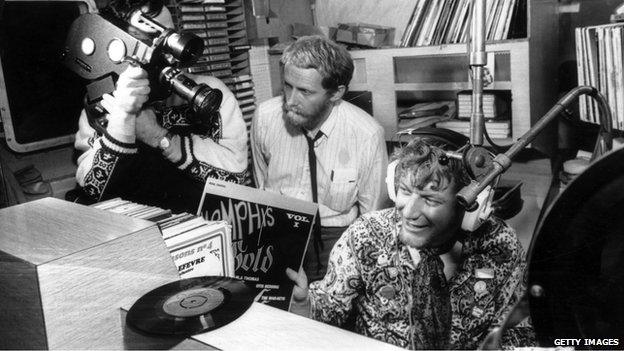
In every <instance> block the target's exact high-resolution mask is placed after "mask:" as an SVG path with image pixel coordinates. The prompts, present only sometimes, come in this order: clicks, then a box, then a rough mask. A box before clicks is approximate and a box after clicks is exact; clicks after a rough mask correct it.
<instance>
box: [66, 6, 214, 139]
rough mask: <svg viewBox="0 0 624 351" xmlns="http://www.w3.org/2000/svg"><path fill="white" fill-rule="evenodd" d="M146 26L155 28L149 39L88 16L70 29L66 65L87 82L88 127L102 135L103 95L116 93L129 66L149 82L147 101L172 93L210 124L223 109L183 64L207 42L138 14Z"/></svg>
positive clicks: (128, 28) (124, 25)
mask: <svg viewBox="0 0 624 351" xmlns="http://www.w3.org/2000/svg"><path fill="white" fill-rule="evenodd" d="M137 16H138V19H139V21H141V23H142V24H144V25H147V26H149V27H150V28H151V29H153V32H154V33H156V34H155V35H149V34H147V33H145V32H142V31H141V30H139V29H138V28H136V27H134V26H132V25H130V24H129V23H128V22H126V21H124V20H122V19H119V18H116V17H114V16H106V17H104V16H102V15H100V14H95V13H87V14H83V15H81V16H79V17H78V18H77V19H76V20H75V21H74V22H73V23H72V26H71V28H70V31H69V34H68V36H67V39H66V41H65V48H64V50H63V53H62V59H63V62H64V64H65V65H66V66H67V67H68V68H69V69H70V70H72V71H73V72H75V73H77V74H78V75H79V76H81V77H82V78H85V79H88V80H90V83H89V84H87V96H86V110H87V116H88V119H89V123H90V124H91V126H93V127H94V128H95V129H96V130H98V131H103V130H104V128H105V127H106V119H105V118H104V117H105V113H106V111H105V110H104V108H103V107H102V106H101V105H99V103H98V102H99V101H100V100H101V98H102V95H104V94H108V93H112V92H113V91H114V90H115V82H116V80H117V78H118V77H119V74H121V72H123V71H124V70H125V69H126V67H127V65H128V64H139V65H141V66H142V68H143V69H145V70H146V71H147V73H148V76H149V80H150V88H151V89H150V96H149V101H157V100H161V99H164V98H166V97H167V96H169V95H170V93H171V92H172V91H173V92H174V93H175V94H177V95H179V96H180V97H182V98H183V99H185V100H186V101H188V102H189V105H190V107H191V109H192V110H193V112H195V113H194V115H195V116H196V117H195V120H193V121H191V123H196V124H201V125H209V123H210V120H211V119H212V117H213V116H215V115H216V112H217V111H218V109H219V106H220V105H221V100H222V98H223V94H222V93H221V91H220V90H218V89H212V88H211V87H210V86H208V85H206V84H197V83H196V82H195V81H193V80H192V79H191V78H189V77H187V76H186V75H184V73H183V72H182V71H181V70H180V68H179V67H180V66H184V65H188V64H192V63H193V62H195V61H197V59H198V57H199V56H200V55H201V54H202V52H203V50H204V42H203V40H202V39H200V38H199V37H197V36H195V35H193V34H187V33H184V34H180V33H177V32H175V31H173V30H171V29H168V28H166V27H164V26H163V25H161V24H160V23H158V22H156V21H154V20H153V19H151V18H150V17H149V16H147V15H145V14H143V13H141V12H140V11H139V12H138V13H137Z"/></svg>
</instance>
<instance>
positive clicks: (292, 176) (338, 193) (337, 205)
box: [251, 36, 388, 281]
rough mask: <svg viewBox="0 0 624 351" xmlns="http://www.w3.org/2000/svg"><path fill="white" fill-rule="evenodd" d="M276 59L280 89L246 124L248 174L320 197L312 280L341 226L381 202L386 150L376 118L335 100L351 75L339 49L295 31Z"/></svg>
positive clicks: (273, 187) (293, 193)
mask: <svg viewBox="0 0 624 351" xmlns="http://www.w3.org/2000/svg"><path fill="white" fill-rule="evenodd" d="M280 63H281V66H280V67H281V69H282V76H283V95H282V96H278V97H275V98H273V99H270V100H268V101H265V102H263V103H262V104H260V106H259V107H258V109H257V110H256V115H255V116H254V119H253V123H252V130H251V141H252V143H251V146H252V152H253V162H254V178H255V181H256V186H257V187H258V188H261V189H265V190H268V191H274V192H277V193H280V194H282V195H286V196H289V197H293V198H298V199H303V200H308V201H314V202H316V203H318V204H319V214H320V225H319V226H316V227H315V236H314V237H315V239H316V240H315V241H314V244H315V245H314V250H311V249H308V255H307V258H306V264H305V268H306V273H307V275H308V278H309V279H310V280H311V281H313V280H316V279H320V278H322V277H323V276H324V274H325V270H326V269H325V267H326V265H327V260H328V257H329V252H330V251H331V248H332V247H333V244H334V243H335V242H336V240H337V239H338V238H339V237H340V235H341V234H342V232H343V231H344V230H345V229H346V228H347V227H348V226H349V225H350V224H351V223H352V222H353V221H354V220H355V219H356V218H357V217H358V216H360V215H362V214H364V213H367V212H370V211H374V210H377V209H380V208H382V206H383V205H384V204H385V202H386V199H387V194H386V190H385V185H384V179H385V172H386V167H387V163H388V154H387V149H386V144H385V140H384V130H383V128H382V127H381V126H380V125H379V123H377V121H375V119H373V117H372V116H370V115H369V114H368V113H366V112H365V111H363V110H362V109H360V108H358V107H356V106H354V105H353V104H351V103H349V102H346V101H344V100H343V99H342V98H343V96H344V94H345V92H346V91H347V88H348V85H349V82H350V81H351V77H352V76H353V60H352V58H351V55H350V54H349V53H348V52H347V50H346V49H344V48H343V47H341V46H339V45H337V44H336V43H334V42H332V41H330V40H329V39H326V38H325V37H322V36H308V37H301V38H299V39H298V40H297V41H295V42H294V43H292V44H291V45H290V46H289V47H288V48H286V49H285V50H284V52H283V54H282V57H281V60H280ZM318 222H319V221H318V220H317V224H318ZM309 247H311V246H310V245H309ZM314 254H316V257H315V256H314Z"/></svg>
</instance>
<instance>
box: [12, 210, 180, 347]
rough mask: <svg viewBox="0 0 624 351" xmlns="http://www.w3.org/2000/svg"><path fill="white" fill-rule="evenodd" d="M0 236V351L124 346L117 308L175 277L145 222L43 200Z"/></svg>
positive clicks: (156, 233)
mask: <svg viewBox="0 0 624 351" xmlns="http://www.w3.org/2000/svg"><path fill="white" fill-rule="evenodd" d="M0 233H2V235H0V349H48V348H49V349H123V348H124V342H123V325H122V323H121V319H120V307H121V306H124V305H131V304H132V303H134V301H136V300H137V299H138V298H139V297H141V296H142V295H143V294H145V292H147V291H150V290H151V289H154V288H156V287H158V286H161V285H163V284H165V283H169V282H172V281H175V280H178V279H179V276H178V273H177V268H176V266H175V264H174V263H173V260H172V258H171V255H170V254H169V251H168V250H167V248H166V246H165V244H164V240H163V239H162V235H161V233H160V230H159V229H158V227H157V225H156V224H155V223H152V222H149V221H145V220H140V219H136V218H131V217H127V216H123V215H120V214H116V213H112V212H108V211H103V210H98V209H95V208H92V207H87V206H83V205H78V204H75V203H71V202H67V201H63V200H59V199H55V198H45V199H41V200H37V201H33V202H28V203H24V204H20V205H17V206H13V207H9V208H5V209H2V210H0Z"/></svg>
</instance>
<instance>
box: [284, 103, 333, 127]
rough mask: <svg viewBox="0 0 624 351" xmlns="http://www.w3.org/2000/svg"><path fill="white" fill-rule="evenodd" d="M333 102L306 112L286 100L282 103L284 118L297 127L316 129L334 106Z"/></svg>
mask: <svg viewBox="0 0 624 351" xmlns="http://www.w3.org/2000/svg"><path fill="white" fill-rule="evenodd" d="M332 106H333V105H332V103H331V102H330V101H327V102H326V103H325V104H323V105H322V106H321V107H320V108H318V109H315V111H313V112H312V113H305V112H303V111H301V110H299V109H297V108H296V107H289V106H288V105H287V104H286V102H284V103H283V104H282V109H283V111H284V120H285V121H286V123H288V124H290V125H291V126H293V127H295V128H305V129H308V130H310V129H314V128H316V127H318V123H319V121H321V120H322V119H323V118H324V117H325V116H327V114H328V113H329V112H330V111H329V110H330V109H331V108H332Z"/></svg>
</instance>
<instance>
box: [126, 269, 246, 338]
mask: <svg viewBox="0 0 624 351" xmlns="http://www.w3.org/2000/svg"><path fill="white" fill-rule="evenodd" d="M254 296H255V290H254V288H253V287H252V286H250V285H249V284H248V283H246V282H244V281H243V280H240V279H234V278H226V277H213V276H206V277H195V278H188V279H182V280H179V281H176V282H172V283H169V284H166V285H163V286H161V287H158V288H156V289H154V290H152V291H150V292H148V293H147V294H145V295H143V296H142V297H141V298H139V299H138V300H137V301H136V302H135V303H134V305H133V306H132V308H130V310H129V311H128V315H127V317H126V322H127V323H128V325H129V326H131V327H133V328H135V329H137V330H139V331H142V332H147V333H151V334H163V335H186V336H188V335H193V334H198V333H202V332H205V331H209V330H212V329H216V328H219V327H221V326H223V325H226V324H228V323H230V322H231V321H233V320H235V319H236V318H238V317H239V316H241V315H242V314H243V313H245V311H246V310H247V309H248V308H249V306H251V304H252V302H253V299H254Z"/></svg>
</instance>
